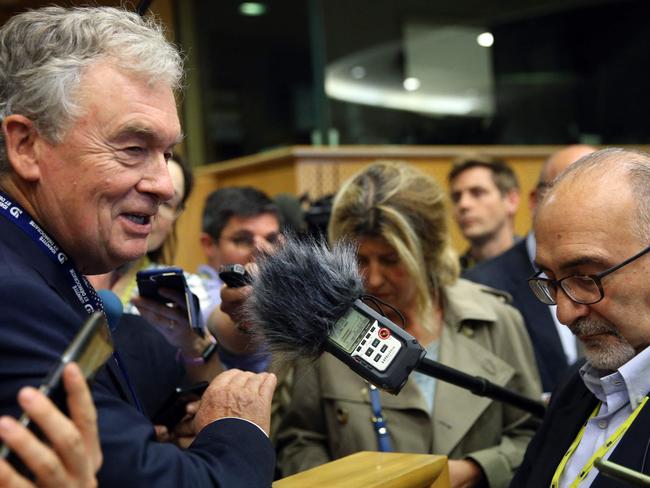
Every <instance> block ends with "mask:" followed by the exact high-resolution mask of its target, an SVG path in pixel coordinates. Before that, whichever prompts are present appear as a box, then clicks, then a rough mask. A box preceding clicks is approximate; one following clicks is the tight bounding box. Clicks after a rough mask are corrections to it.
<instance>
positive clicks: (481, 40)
mask: <svg viewBox="0 0 650 488" xmlns="http://www.w3.org/2000/svg"><path fill="white" fill-rule="evenodd" d="M476 42H478V45H479V46H481V47H492V44H494V36H493V35H492V33H491V32H483V33H482V34H479V35H478V36H477V37H476Z"/></svg>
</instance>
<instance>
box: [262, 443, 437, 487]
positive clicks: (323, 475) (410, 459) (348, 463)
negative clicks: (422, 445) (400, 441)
mask: <svg viewBox="0 0 650 488" xmlns="http://www.w3.org/2000/svg"><path fill="white" fill-rule="evenodd" d="M306 487H309V488H318V487H323V488H325V487H328V488H330V487H335V488H346V487H347V488H448V487H449V471H448V469H447V458H446V457H445V456H434V455H430V454H406V453H396V452H368V451H363V452H358V453H356V454H352V455H351V456H347V457H344V458H341V459H337V460H336V461H332V462H330V463H327V464H324V465H322V466H318V467H316V468H312V469H309V470H307V471H303V472H302V473H298V474H295V475H293V476H289V477H287V478H284V479H282V480H278V481H276V482H275V483H273V488H306Z"/></svg>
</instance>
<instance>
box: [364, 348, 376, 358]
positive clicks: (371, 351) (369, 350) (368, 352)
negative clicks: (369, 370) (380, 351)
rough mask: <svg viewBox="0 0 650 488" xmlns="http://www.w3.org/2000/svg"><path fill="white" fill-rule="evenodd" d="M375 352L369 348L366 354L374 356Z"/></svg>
mask: <svg viewBox="0 0 650 488" xmlns="http://www.w3.org/2000/svg"><path fill="white" fill-rule="evenodd" d="M373 352H375V350H374V349H368V350H367V351H366V356H368V357H370V356H372V353H373Z"/></svg>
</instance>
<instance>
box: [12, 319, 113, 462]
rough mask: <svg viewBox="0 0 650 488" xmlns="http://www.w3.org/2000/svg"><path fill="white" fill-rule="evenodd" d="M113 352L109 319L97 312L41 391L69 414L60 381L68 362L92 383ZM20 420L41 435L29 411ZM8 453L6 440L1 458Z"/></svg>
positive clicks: (79, 333)
mask: <svg viewBox="0 0 650 488" xmlns="http://www.w3.org/2000/svg"><path fill="white" fill-rule="evenodd" d="M111 354H113V339H112V337H111V333H110V330H109V328H108V324H107V323H106V318H105V317H104V314H103V313H102V312H95V313H93V314H92V315H91V316H90V317H89V318H88V319H87V320H86V321H85V322H84V323H83V325H82V326H81V328H80V329H79V332H77V335H76V336H75V337H74V339H73V340H72V342H70V344H69V345H68V347H67V348H66V350H65V351H64V352H63V354H62V355H61V357H60V358H59V360H58V361H57V362H56V363H55V364H54V365H53V366H52V369H51V370H50V371H49V373H48V374H47V376H46V377H45V378H44V379H43V381H42V382H41V385H40V387H39V390H40V391H41V392H42V393H43V394H45V395H47V396H48V397H49V398H50V399H51V400H52V401H53V402H54V403H55V404H56V406H57V407H59V409H60V410H61V411H62V412H64V413H66V412H67V410H68V409H67V403H66V400H65V399H66V393H65V391H64V388H63V385H62V384H61V377H62V375H63V370H64V368H65V367H66V365H67V364H68V363H72V362H75V363H77V365H78V366H79V369H81V373H82V374H83V375H84V377H85V378H86V380H87V381H89V382H91V381H92V380H93V379H94V377H95V375H96V374H97V372H98V371H99V369H100V368H101V367H102V366H103V365H104V363H105V362H106V361H107V360H108V358H109V357H111ZM18 421H19V422H20V423H21V424H22V425H24V426H25V427H28V426H29V427H30V428H31V429H32V430H33V431H34V432H36V434H37V436H38V435H40V434H39V432H40V431H39V429H38V428H36V426H33V425H31V420H30V418H29V417H28V416H27V414H25V413H23V414H22V415H21V417H20V419H18ZM9 454H10V450H9V448H8V447H7V445H6V444H4V443H3V444H2V445H1V446H0V458H1V459H5V458H7V457H8V456H9ZM11 458H12V459H11V461H10V462H11V464H13V465H14V466H21V464H22V463H21V462H20V461H19V460H18V459H17V458H14V456H11ZM21 469H23V468H21Z"/></svg>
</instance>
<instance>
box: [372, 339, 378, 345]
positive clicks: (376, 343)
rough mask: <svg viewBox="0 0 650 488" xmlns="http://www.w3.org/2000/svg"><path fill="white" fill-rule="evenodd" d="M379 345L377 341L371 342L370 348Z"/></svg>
mask: <svg viewBox="0 0 650 488" xmlns="http://www.w3.org/2000/svg"><path fill="white" fill-rule="evenodd" d="M378 345H379V339H375V340H374V341H372V347H377V346H378Z"/></svg>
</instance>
